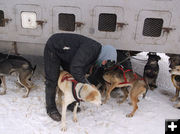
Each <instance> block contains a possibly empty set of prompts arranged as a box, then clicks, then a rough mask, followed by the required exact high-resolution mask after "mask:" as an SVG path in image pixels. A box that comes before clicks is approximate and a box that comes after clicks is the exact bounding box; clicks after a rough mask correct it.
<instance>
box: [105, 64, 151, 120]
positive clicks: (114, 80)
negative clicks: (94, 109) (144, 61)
mask: <svg viewBox="0 0 180 134" xmlns="http://www.w3.org/2000/svg"><path fill="white" fill-rule="evenodd" d="M103 79H104V80H105V81H106V97H105V100H104V103H106V102H107V100H108V99H109V98H110V94H111V91H112V90H113V89H114V88H116V87H120V88H122V87H129V89H130V91H129V95H130V99H131V103H132V105H133V111H132V112H131V113H129V114H127V115H126V116H127V117H132V116H133V115H134V113H135V112H136V110H137V109H138V106H137V103H138V101H139V100H138V96H139V95H141V94H145V93H146V89H147V85H146V83H145V81H144V80H143V79H142V77H140V76H139V75H137V74H135V73H134V72H133V71H132V70H129V69H128V70H124V69H123V68H122V67H121V66H117V67H116V68H115V69H112V70H110V71H107V72H105V74H104V75H103ZM123 92H124V94H125V97H126V98H127V97H128V91H126V89H125V90H124V91H123ZM126 98H125V99H123V101H124V100H126Z"/></svg>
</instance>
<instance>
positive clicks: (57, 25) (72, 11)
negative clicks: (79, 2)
mask: <svg viewBox="0 0 180 134" xmlns="http://www.w3.org/2000/svg"><path fill="white" fill-rule="evenodd" d="M83 25H84V24H83V22H82V15H81V9H80V8H79V7H67V6H57V7H54V8H53V33H59V32H66V33H67V32H70V33H79V34H80V33H81V29H82V27H83Z"/></svg>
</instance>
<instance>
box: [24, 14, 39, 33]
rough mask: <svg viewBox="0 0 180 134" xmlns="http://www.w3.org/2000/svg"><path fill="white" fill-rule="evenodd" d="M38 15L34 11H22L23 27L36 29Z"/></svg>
mask: <svg viewBox="0 0 180 134" xmlns="http://www.w3.org/2000/svg"><path fill="white" fill-rule="evenodd" d="M36 20H37V16H36V13H34V12H21V23H22V27H23V28H30V29H36V28H37V23H36Z"/></svg>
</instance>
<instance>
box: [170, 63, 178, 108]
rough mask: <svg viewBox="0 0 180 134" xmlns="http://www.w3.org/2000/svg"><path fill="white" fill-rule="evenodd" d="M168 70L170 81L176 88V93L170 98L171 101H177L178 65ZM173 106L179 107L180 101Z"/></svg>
mask: <svg viewBox="0 0 180 134" xmlns="http://www.w3.org/2000/svg"><path fill="white" fill-rule="evenodd" d="M169 72H170V73H171V80H172V83H173V85H174V87H175V88H176V94H175V96H174V97H173V98H172V99H171V101H177V99H178V97H179V91H180V65H178V66H175V68H173V69H171V70H169ZM174 107H176V108H180V102H179V103H178V104H176V105H174Z"/></svg>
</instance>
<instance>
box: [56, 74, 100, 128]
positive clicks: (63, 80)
mask: <svg viewBox="0 0 180 134" xmlns="http://www.w3.org/2000/svg"><path fill="white" fill-rule="evenodd" d="M73 84H74V86H73ZM58 87H59V89H58V91H59V92H58V101H61V100H62V103H61V104H62V120H61V121H62V129H61V130H62V131H66V130H67V128H66V110H67V106H68V105H69V104H71V103H72V102H74V101H77V103H76V106H75V107H74V111H73V121H74V122H77V115H76V114H77V107H78V102H79V101H84V102H90V103H93V104H96V105H100V104H101V94H100V92H99V91H98V89H97V88H96V87H95V86H93V85H90V84H83V83H77V81H75V79H74V78H73V77H72V75H71V74H69V73H68V72H66V71H62V72H61V73H60V76H59V79H58ZM62 93H63V94H62ZM62 95H64V96H63V98H62Z"/></svg>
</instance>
